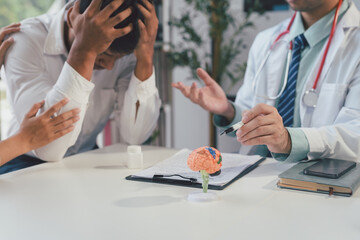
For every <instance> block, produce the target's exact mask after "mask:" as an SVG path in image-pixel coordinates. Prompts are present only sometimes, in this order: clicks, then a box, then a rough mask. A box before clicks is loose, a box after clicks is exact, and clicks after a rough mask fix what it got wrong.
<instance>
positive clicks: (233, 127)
mask: <svg viewBox="0 0 360 240" xmlns="http://www.w3.org/2000/svg"><path fill="white" fill-rule="evenodd" d="M243 125H244V123H243V122H242V121H240V122H238V123H235V124H234V125H232V126H231V127H229V128H228V129H225V131H222V132H221V133H220V136H221V135H223V134H224V133H225V134H229V133H231V132H233V131H236V130H238V129H239V128H241V127H242V126H243Z"/></svg>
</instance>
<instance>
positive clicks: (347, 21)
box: [282, 0, 360, 42]
mask: <svg viewBox="0 0 360 240" xmlns="http://www.w3.org/2000/svg"><path fill="white" fill-rule="evenodd" d="M345 1H346V0H345ZM348 3H349V5H350V6H349V8H348V10H347V11H346V13H345V15H344V16H343V18H342V19H341V20H340V22H339V24H338V25H339V27H337V30H338V29H339V28H340V26H341V28H342V29H343V30H345V29H349V28H359V27H360V11H359V10H358V9H357V7H356V6H355V4H354V3H353V2H352V1H351V0H348ZM296 17H299V15H297V16H296ZM289 22H290V19H288V20H286V21H284V22H283V24H282V28H283V30H282V31H284V30H285V29H286V27H287V26H288V24H289ZM284 40H286V41H287V42H290V41H291V40H292V35H291V34H287V35H285V36H284Z"/></svg>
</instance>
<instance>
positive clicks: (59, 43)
mask: <svg viewBox="0 0 360 240" xmlns="http://www.w3.org/2000/svg"><path fill="white" fill-rule="evenodd" d="M73 4H74V1H70V2H69V3H68V4H66V5H65V6H64V7H63V8H62V9H61V10H60V11H59V12H58V13H57V14H56V15H54V16H53V17H52V21H51V22H50V25H49V26H48V35H47V37H46V40H45V45H44V54H48V55H65V56H66V57H67V56H68V50H67V49H66V46H65V42H64V15H65V13H66V10H68V9H69V8H70V7H72V6H73Z"/></svg>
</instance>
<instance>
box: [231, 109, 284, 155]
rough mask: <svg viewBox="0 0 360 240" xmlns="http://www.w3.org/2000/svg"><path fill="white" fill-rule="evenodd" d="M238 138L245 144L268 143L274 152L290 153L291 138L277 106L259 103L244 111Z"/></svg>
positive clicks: (237, 133)
mask: <svg viewBox="0 0 360 240" xmlns="http://www.w3.org/2000/svg"><path fill="white" fill-rule="evenodd" d="M242 122H243V123H244V126H242V127H241V128H240V129H239V130H238V131H237V132H236V136H237V140H238V141H239V142H240V143H241V144H243V145H249V146H252V145H266V146H267V147H268V149H269V150H270V151H271V152H274V153H290V151H291V139H290V136H289V132H288V131H287V129H286V128H285V127H284V125H283V121H282V118H281V116H280V115H279V113H278V111H277V109H276V108H275V107H272V106H269V105H266V104H258V105H256V106H255V107H254V108H252V109H250V110H246V111H244V112H243V113H242Z"/></svg>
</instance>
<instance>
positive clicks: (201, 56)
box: [169, 0, 264, 147]
mask: <svg viewBox="0 0 360 240" xmlns="http://www.w3.org/2000/svg"><path fill="white" fill-rule="evenodd" d="M184 1H185V2H186V3H187V5H188V7H187V8H186V9H184V12H182V13H181V16H180V17H179V18H174V19H172V20H171V21H170V23H169V24H170V26H172V27H175V28H176V29H178V30H179V32H180V34H181V37H182V41H181V42H180V43H178V44H176V45H172V51H171V52H170V57H171V59H172V63H173V65H174V66H183V67H188V68H190V70H191V72H192V75H193V78H194V79H197V76H196V69H197V68H199V67H202V68H205V70H206V71H207V72H208V73H209V74H210V76H211V77H212V78H213V79H214V80H215V81H216V82H217V83H219V84H220V85H222V83H223V81H224V80H225V79H229V80H230V81H231V87H232V86H234V85H235V84H236V83H237V82H239V81H241V80H242V79H243V75H244V73H245V69H246V63H239V62H236V58H237V57H238V56H239V55H240V54H241V52H242V50H243V49H244V48H246V45H245V44H244V42H243V38H242V36H241V35H242V33H243V31H244V29H246V28H249V27H252V26H253V23H252V22H251V21H250V16H251V14H252V13H253V12H257V13H260V14H262V13H264V11H263V10H262V9H263V8H262V4H261V2H260V0H255V1H252V0H245V1H247V2H246V3H247V4H248V5H249V6H250V7H249V9H248V11H247V12H246V13H245V14H244V18H243V20H242V21H240V22H238V20H236V17H235V16H234V13H232V12H231V11H230V8H231V0H184ZM204 17H205V19H206V20H207V23H208V24H207V25H208V27H209V28H208V33H207V34H206V35H207V36H206V35H205V38H204V36H202V34H201V32H200V31H201V30H203V29H204V27H201V28H197V26H196V22H198V21H199V19H202V18H204ZM200 21H201V20H200ZM225 33H226V36H225ZM208 43H210V44H208ZM204 46H210V47H209V48H208V49H207V48H206V47H204ZM199 49H201V50H200V51H199ZM204 52H205V53H204ZM209 144H210V146H213V147H215V146H216V135H215V128H214V127H213V126H212V114H210V143H209Z"/></svg>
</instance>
